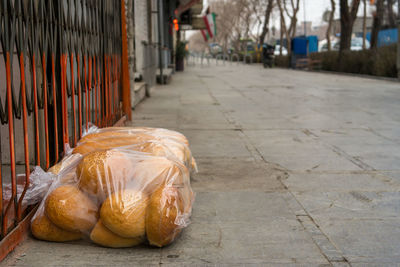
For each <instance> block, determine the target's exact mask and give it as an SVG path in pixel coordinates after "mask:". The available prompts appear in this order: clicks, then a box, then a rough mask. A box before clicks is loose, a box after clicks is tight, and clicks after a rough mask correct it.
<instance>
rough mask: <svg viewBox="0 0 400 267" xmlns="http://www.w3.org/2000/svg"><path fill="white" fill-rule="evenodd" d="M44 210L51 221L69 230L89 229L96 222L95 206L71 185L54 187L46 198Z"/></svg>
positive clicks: (83, 230) (84, 230) (82, 230)
mask: <svg viewBox="0 0 400 267" xmlns="http://www.w3.org/2000/svg"><path fill="white" fill-rule="evenodd" d="M45 212H46V215H47V217H48V218H49V219H50V221H51V222H53V223H54V224H55V225H57V226H58V227H60V228H62V229H64V230H67V231H71V232H87V231H90V230H91V229H92V228H93V226H94V225H95V224H96V222H97V206H96V205H95V204H94V203H93V201H92V200H91V199H90V198H89V197H88V196H86V195H85V194H84V193H83V192H82V191H80V190H79V189H78V188H77V187H75V186H73V185H63V186H60V187H58V188H56V189H54V190H53V191H52V192H51V193H50V194H49V195H48V197H47V199H46V202H45Z"/></svg>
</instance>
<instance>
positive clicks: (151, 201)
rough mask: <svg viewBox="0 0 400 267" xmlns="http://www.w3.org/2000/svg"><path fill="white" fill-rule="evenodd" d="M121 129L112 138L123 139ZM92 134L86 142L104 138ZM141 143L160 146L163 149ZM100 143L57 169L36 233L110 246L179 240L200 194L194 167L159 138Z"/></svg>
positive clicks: (36, 222) (37, 217) (34, 223)
mask: <svg viewBox="0 0 400 267" xmlns="http://www.w3.org/2000/svg"><path fill="white" fill-rule="evenodd" d="M119 129H121V128H118V129H116V131H115V132H117V134H116V135H115V137H111V136H112V135H109V136H108V137H107V138H114V139H119V138H120V137H117V136H118V133H120V132H121V130H119ZM107 132H112V130H110V129H109V128H107ZM122 132H124V131H123V130H122ZM94 134H96V133H94ZM135 134H139V132H136V133H135V132H133V133H130V134H129V135H131V137H132V136H134V135H135ZM90 135H91V134H88V135H86V137H89V136H90ZM103 137H104V136H103ZM91 138H92V139H91V140H90V141H89V140H86V141H84V142H82V143H80V145H81V144H84V143H87V142H95V141H94V139H96V140H97V141H96V142H100V143H101V142H103V141H99V140H101V139H104V138H93V136H92V137H91ZM116 142H117V140H116ZM100 143H99V144H100ZM118 144H120V143H118ZM80 145H79V146H80ZM79 146H78V147H79ZM138 146H159V147H160V150H162V151H163V154H162V155H158V156H157V155H154V153H148V152H141V150H144V149H141V148H140V149H139V148H138ZM99 147H101V149H94V150H92V151H90V152H88V153H86V154H85V155H84V156H81V155H80V154H72V155H70V156H69V157H67V158H66V159H64V160H63V161H62V163H60V165H59V166H58V167H57V168H55V169H56V170H54V169H53V171H54V172H57V179H56V181H55V182H54V183H53V184H52V185H51V187H50V189H49V191H48V192H47V194H46V196H45V198H44V200H43V201H42V203H41V204H40V206H39V208H38V211H37V212H36V214H35V216H34V217H33V219H32V226H31V228H32V233H33V235H34V236H35V237H36V238H38V239H42V240H47V241H57V242H65V241H71V240H78V239H81V238H83V237H89V238H90V240H91V241H93V242H94V243H96V244H99V245H102V246H106V247H131V246H135V245H138V244H141V243H144V242H148V243H149V244H151V245H154V246H158V247H162V246H165V245H168V244H169V243H171V242H173V241H174V240H175V238H176V237H177V236H178V234H179V233H180V232H181V229H182V228H184V227H186V226H187V225H188V224H189V218H190V214H191V209H192V204H193V200H194V193H193V192H192V190H191V187H190V173H189V170H188V168H187V167H186V166H185V165H184V164H183V163H182V162H181V161H180V160H178V159H177V158H176V156H175V154H174V153H173V152H171V151H170V150H169V149H168V147H166V146H165V145H164V143H162V142H160V141H159V140H154V139H152V141H149V140H147V141H145V142H141V143H140V142H139V143H136V144H131V145H129V144H128V145H126V144H125V145H123V146H119V147H111V148H109V147H104V146H102V145H99ZM151 150H152V151H153V150H154V149H153V148H151Z"/></svg>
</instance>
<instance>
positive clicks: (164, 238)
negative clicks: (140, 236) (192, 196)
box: [146, 186, 184, 247]
mask: <svg viewBox="0 0 400 267" xmlns="http://www.w3.org/2000/svg"><path fill="white" fill-rule="evenodd" d="M183 210H184V205H183V200H182V197H181V196H180V193H179V190H178V189H177V188H175V187H168V186H167V187H164V186H162V187H160V188H158V189H157V190H156V191H155V192H154V193H153V194H152V195H151V198H150V203H149V207H148V209H147V213H146V235H147V239H148V241H149V243H150V245H153V246H157V247H163V246H165V245H168V244H170V243H171V242H172V241H173V240H174V239H175V237H176V236H177V235H178V234H179V233H180V231H181V227H180V226H179V225H177V224H176V221H177V218H178V216H179V215H181V214H183ZM178 219H179V218H178Z"/></svg>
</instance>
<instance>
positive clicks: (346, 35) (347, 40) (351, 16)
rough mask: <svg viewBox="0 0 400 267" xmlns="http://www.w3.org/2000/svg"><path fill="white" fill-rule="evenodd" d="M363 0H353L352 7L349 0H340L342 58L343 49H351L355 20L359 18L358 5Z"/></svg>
mask: <svg viewBox="0 0 400 267" xmlns="http://www.w3.org/2000/svg"><path fill="white" fill-rule="evenodd" d="M360 1H361V0H352V2H351V7H349V5H348V0H340V29H341V31H340V56H339V59H341V58H342V55H343V51H346V50H350V47H351V35H352V33H353V25H354V21H355V19H356V18H357V12H358V7H359V6H360Z"/></svg>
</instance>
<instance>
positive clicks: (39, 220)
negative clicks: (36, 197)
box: [31, 212, 82, 242]
mask: <svg viewBox="0 0 400 267" xmlns="http://www.w3.org/2000/svg"><path fill="white" fill-rule="evenodd" d="M31 230H32V234H33V236H34V237H36V238H37V239H41V240H46V241H53V242H66V241H73V240H78V239H81V238H82V234H81V233H74V232H69V231H66V230H63V229H61V228H59V227H57V226H56V225H55V224H54V223H52V222H51V221H50V220H49V219H48V218H47V216H46V215H45V214H44V213H43V212H42V213H41V214H36V217H35V218H34V219H33V220H32V223H31Z"/></svg>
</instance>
